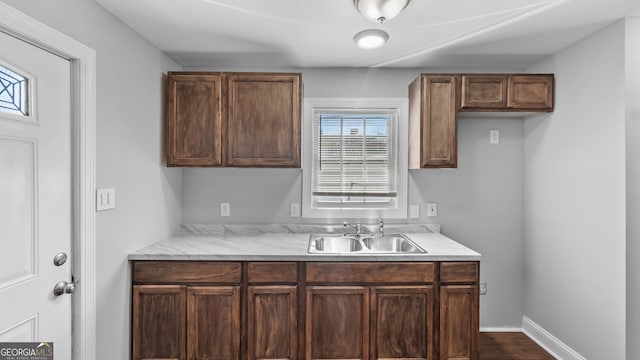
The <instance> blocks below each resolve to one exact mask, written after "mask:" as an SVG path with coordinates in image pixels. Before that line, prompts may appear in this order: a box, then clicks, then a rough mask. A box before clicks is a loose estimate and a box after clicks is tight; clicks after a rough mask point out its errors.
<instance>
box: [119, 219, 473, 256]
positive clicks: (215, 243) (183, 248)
mask: <svg viewBox="0 0 640 360" xmlns="http://www.w3.org/2000/svg"><path fill="white" fill-rule="evenodd" d="M371 231H375V230H374V229H371ZM439 231H440V228H439V226H438V225H385V233H387V234H397V233H403V234H405V235H406V236H407V237H409V238H410V239H411V240H413V242H415V243H416V244H417V245H418V246H420V247H421V248H423V249H424V250H426V251H427V252H426V253H423V254H413V253H412V254H370V253H369V254H352V253H348V254H308V253H307V248H308V245H309V234H331V233H342V232H344V230H343V228H342V225H340V226H324V225H183V226H182V227H181V230H180V232H179V233H178V234H177V235H176V236H174V237H173V238H171V239H168V240H164V241H160V242H157V243H154V244H152V245H150V246H148V247H145V248H143V249H140V250H138V251H135V252H133V253H131V254H129V260H197V261H202V260H214V261H479V260H480V259H481V255H480V254H479V253H477V252H475V251H473V250H471V249H469V248H467V247H465V246H464V245H462V244H460V243H458V242H456V241H454V240H452V239H450V238H448V237H446V236H444V235H442V234H440V233H439Z"/></svg>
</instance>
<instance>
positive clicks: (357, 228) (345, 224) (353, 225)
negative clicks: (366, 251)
mask: <svg viewBox="0 0 640 360" xmlns="http://www.w3.org/2000/svg"><path fill="white" fill-rule="evenodd" d="M342 225H343V226H344V227H345V228H346V227H348V226H351V227H355V229H356V234H355V235H356V237H360V234H361V233H362V225H360V223H359V222H358V223H355V224H349V223H347V222H346V221H345V222H343V223H342ZM345 235H349V234H345Z"/></svg>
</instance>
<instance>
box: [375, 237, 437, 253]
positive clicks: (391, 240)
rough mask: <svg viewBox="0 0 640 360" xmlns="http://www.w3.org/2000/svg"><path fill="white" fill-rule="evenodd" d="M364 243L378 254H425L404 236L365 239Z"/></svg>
mask: <svg viewBox="0 0 640 360" xmlns="http://www.w3.org/2000/svg"><path fill="white" fill-rule="evenodd" d="M362 242H363V243H364V245H365V246H366V247H367V249H369V251H371V252H376V253H424V252H425V251H424V250H422V248H420V247H419V246H418V245H416V244H415V243H414V242H413V241H411V240H409V239H408V238H406V237H404V236H402V235H387V236H380V237H369V238H363V239H362Z"/></svg>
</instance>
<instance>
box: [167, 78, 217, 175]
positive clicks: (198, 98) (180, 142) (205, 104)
mask: <svg viewBox="0 0 640 360" xmlns="http://www.w3.org/2000/svg"><path fill="white" fill-rule="evenodd" d="M166 101H167V106H166V117H167V120H166V133H165V138H166V145H165V146H166V153H167V165H168V166H220V165H222V75H221V74H219V73H207V74H194V73H187V74H183V73H169V74H168V75H167V98H166Z"/></svg>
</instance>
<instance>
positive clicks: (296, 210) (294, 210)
mask: <svg viewBox="0 0 640 360" xmlns="http://www.w3.org/2000/svg"><path fill="white" fill-rule="evenodd" d="M289 210H290V214H289V216H290V217H292V218H297V217H300V203H291V206H290V209H289Z"/></svg>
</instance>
